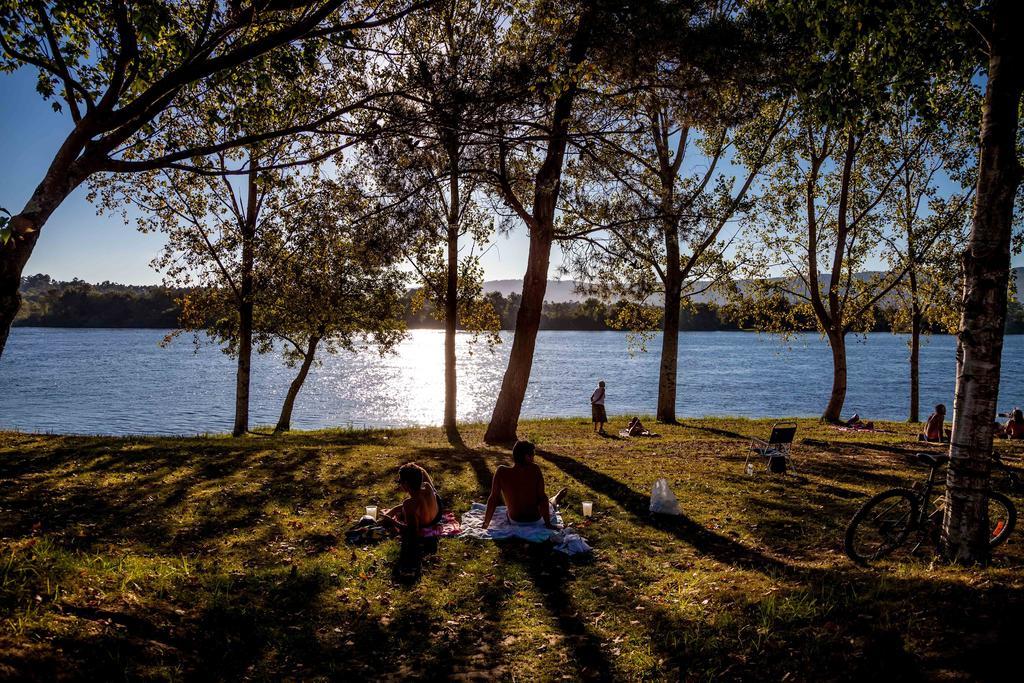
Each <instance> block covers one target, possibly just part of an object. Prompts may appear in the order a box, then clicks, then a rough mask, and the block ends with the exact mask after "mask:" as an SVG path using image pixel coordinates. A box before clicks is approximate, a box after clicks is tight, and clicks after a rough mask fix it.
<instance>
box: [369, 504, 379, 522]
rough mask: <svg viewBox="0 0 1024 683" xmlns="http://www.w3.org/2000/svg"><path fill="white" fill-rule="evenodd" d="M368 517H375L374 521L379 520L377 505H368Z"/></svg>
mask: <svg viewBox="0 0 1024 683" xmlns="http://www.w3.org/2000/svg"><path fill="white" fill-rule="evenodd" d="M366 515H367V516H368V517H373V518H374V519H377V506H376V505H367V506H366Z"/></svg>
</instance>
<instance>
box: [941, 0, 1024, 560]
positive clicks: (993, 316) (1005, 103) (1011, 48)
mask: <svg viewBox="0 0 1024 683" xmlns="http://www.w3.org/2000/svg"><path fill="white" fill-rule="evenodd" d="M970 24H971V28H972V29H973V30H974V31H976V32H977V33H978V35H980V36H981V37H982V41H983V43H984V47H985V51H986V52H987V56H988V65H987V74H986V75H987V79H986V84H985V99H984V103H983V105H982V119H981V139H980V142H981V147H980V154H979V157H978V179H977V184H976V186H975V191H974V194H975V199H974V214H973V217H972V220H971V234H970V239H969V240H968V242H967V249H966V251H965V253H964V255H963V270H964V288H963V302H962V310H963V314H962V316H961V319H960V331H959V335H958V343H957V380H956V397H955V399H954V401H953V431H952V436H951V439H950V447H949V454H950V463H949V471H948V473H947V477H946V499H945V516H944V518H943V524H942V542H943V547H944V551H945V554H946V557H947V558H948V559H950V560H952V561H955V562H968V563H975V562H980V563H984V562H987V561H988V557H989V547H988V540H989V527H988V506H987V500H988V499H987V495H986V494H987V493H988V486H989V471H990V468H991V460H992V430H993V424H994V422H995V418H996V410H997V408H996V401H997V399H998V397H999V371H1000V366H1001V360H1002V351H1003V333H1004V326H1005V321H1006V308H1007V288H1008V284H1009V283H1008V280H1009V272H1010V245H1011V238H1012V234H1013V211H1014V204H1015V201H1017V195H1018V189H1019V186H1020V181H1021V176H1022V165H1021V158H1020V152H1019V150H1020V147H1019V146H1018V144H1019V130H1018V126H1019V121H1020V106H1021V95H1022V92H1024V45H1022V43H1021V41H1020V37H1019V35H1018V29H1019V27H1020V26H1021V25H1024V5H1022V4H1021V3H1019V2H1014V1H1013V0H992V1H991V2H988V3H985V5H984V6H983V8H981V10H979V11H977V12H974V13H973V14H972V16H971V17H970Z"/></svg>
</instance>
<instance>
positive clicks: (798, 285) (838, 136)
mask: <svg viewBox="0 0 1024 683" xmlns="http://www.w3.org/2000/svg"><path fill="white" fill-rule="evenodd" d="M892 114H893V112H892V111H891V110H889V111H884V112H877V113H876V114H875V120H874V121H872V120H871V119H862V120H859V121H848V122H846V123H841V124H835V123H831V122H829V121H825V120H822V119H821V118H819V117H818V116H817V115H816V114H814V113H813V112H812V111H808V110H807V109H803V110H802V111H800V112H799V114H798V116H797V117H796V118H795V119H794V120H793V122H792V123H791V124H790V125H789V126H787V127H786V130H785V131H784V132H783V133H782V134H780V135H779V137H778V138H777V146H776V150H775V152H774V158H773V160H772V163H771V171H770V175H769V181H768V186H767V188H766V190H765V192H764V194H763V196H762V198H761V202H760V207H759V208H760V209H761V211H760V213H759V216H758V218H757V219H756V222H755V226H756V228H755V232H756V234H757V235H758V236H759V239H758V240H757V243H756V244H757V246H756V247H755V248H756V249H763V250H764V252H763V253H764V254H765V258H766V259H770V262H774V263H781V264H783V266H782V270H781V276H780V277H775V278H762V279H760V280H757V281H756V284H755V285H754V286H753V287H752V290H753V291H754V292H755V293H759V294H760V296H761V297H765V296H766V295H771V294H777V293H783V294H785V295H786V296H788V297H791V298H792V299H795V300H799V301H802V302H804V303H806V305H807V306H808V307H809V308H810V309H811V311H812V312H813V314H814V317H815V320H816V321H817V324H818V328H819V329H820V330H821V332H822V333H823V334H824V336H825V337H826V338H827V340H828V343H829V347H830V349H831V351H832V391H831V394H830V396H829V400H828V404H827V405H826V407H825V409H824V411H823V412H822V420H824V421H827V422H836V421H838V420H839V419H840V413H841V411H842V408H843V403H844V402H845V400H846V381H847V363H846V335H847V334H848V333H849V332H851V331H856V330H864V331H867V330H870V329H871V327H872V326H873V314H874V308H875V306H876V304H878V303H879V302H880V301H881V300H882V299H883V297H885V296H886V295H888V294H889V293H890V292H891V291H892V290H893V289H894V288H895V287H896V286H897V285H898V284H899V283H900V281H901V280H902V279H903V278H904V276H905V275H906V273H907V271H908V270H909V267H910V265H909V263H907V262H906V261H905V262H903V263H899V264H897V265H896V267H894V268H892V269H890V270H889V271H887V272H882V273H866V272H864V271H865V270H866V265H867V264H869V263H871V262H872V260H873V259H875V258H877V257H878V256H879V255H880V246H881V245H882V244H883V243H884V242H885V240H886V239H887V237H886V232H887V231H888V230H889V229H890V228H889V226H888V225H887V224H886V222H885V221H884V220H883V216H882V212H881V210H880V205H881V204H882V202H883V201H884V200H885V199H886V197H888V196H890V195H891V194H892V193H893V192H894V187H895V183H896V181H897V179H898V178H899V176H900V174H901V173H903V171H904V168H905V166H906V163H907V160H906V159H904V160H902V161H896V162H892V158H893V154H894V145H893V143H892V140H891V139H890V138H889V137H888V136H887V135H886V129H885V126H883V125H882V123H881V122H880V121H881V120H884V118H885V117H888V116H891V115H892ZM924 142H925V140H919V141H918V142H917V143H916V144H915V147H914V149H913V150H911V153H912V154H914V155H916V154H917V153H918V152H919V150H920V146H921V145H923V144H924ZM754 262H755V263H757V262H756V261H754ZM764 267H765V266H764V261H762V262H761V264H760V265H758V266H757V270H756V272H752V274H763V271H764ZM768 301H769V302H770V301H771V297H770V296H769V297H768Z"/></svg>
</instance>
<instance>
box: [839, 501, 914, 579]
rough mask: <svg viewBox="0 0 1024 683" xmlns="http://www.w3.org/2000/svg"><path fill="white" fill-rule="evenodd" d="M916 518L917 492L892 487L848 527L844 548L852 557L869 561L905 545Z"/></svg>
mask: <svg viewBox="0 0 1024 683" xmlns="http://www.w3.org/2000/svg"><path fill="white" fill-rule="evenodd" d="M916 519H917V494H916V493H915V492H914V491H911V490H910V489H890V490H888V491H883V492H882V493H879V494H878V495H877V496H875V497H873V498H871V499H870V500H868V502H866V503H864V505H862V506H861V508H860V510H857V514H855V515H854V516H853V519H851V520H850V524H849V525H848V526H847V527H846V539H845V543H844V546H845V549H846V554H847V555H848V556H849V558H850V559H851V560H853V561H854V562H857V563H858V564H869V563H870V562H873V561H875V560H880V559H882V558H883V557H885V556H886V555H888V554H889V553H891V552H892V551H894V550H896V549H897V548H899V547H900V546H901V545H903V542H904V541H906V540H907V536H908V535H909V534H910V530H911V529H912V528H913V526H914V520H916Z"/></svg>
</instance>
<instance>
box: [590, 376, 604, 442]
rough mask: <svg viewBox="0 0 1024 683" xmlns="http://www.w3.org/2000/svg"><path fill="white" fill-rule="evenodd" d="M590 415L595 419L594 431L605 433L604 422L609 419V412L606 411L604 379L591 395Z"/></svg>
mask: <svg viewBox="0 0 1024 683" xmlns="http://www.w3.org/2000/svg"><path fill="white" fill-rule="evenodd" d="M590 415H591V418H592V419H593V421H594V431H595V432H596V433H598V434H604V433H605V432H604V423H605V422H607V421H608V413H606V412H605V411H604V380H601V381H600V382H598V383H597V389H595V390H594V393H593V394H591V395H590Z"/></svg>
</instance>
